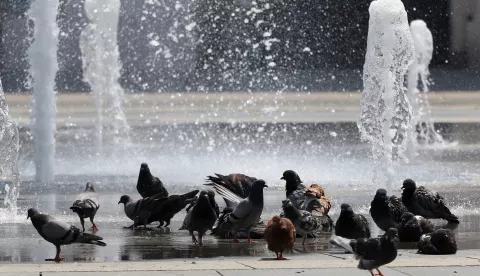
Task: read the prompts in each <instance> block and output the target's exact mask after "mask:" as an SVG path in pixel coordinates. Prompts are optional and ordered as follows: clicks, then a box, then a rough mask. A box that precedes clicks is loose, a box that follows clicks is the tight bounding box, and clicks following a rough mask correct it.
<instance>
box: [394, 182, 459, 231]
mask: <svg viewBox="0 0 480 276" xmlns="http://www.w3.org/2000/svg"><path fill="white" fill-rule="evenodd" d="M402 189H403V192H402V202H403V204H405V207H407V209H408V211H410V212H412V213H413V214H415V215H419V216H422V217H424V218H426V219H435V218H439V219H445V220H447V221H448V222H449V223H459V221H458V218H457V217H456V216H455V215H454V214H452V213H451V212H450V210H449V209H448V208H447V206H446V205H445V200H444V199H443V197H442V196H440V195H439V194H438V193H435V192H432V191H429V190H428V189H427V188H425V187H423V186H420V187H418V188H417V184H416V183H415V181H413V180H411V179H407V180H405V181H403V187H402Z"/></svg>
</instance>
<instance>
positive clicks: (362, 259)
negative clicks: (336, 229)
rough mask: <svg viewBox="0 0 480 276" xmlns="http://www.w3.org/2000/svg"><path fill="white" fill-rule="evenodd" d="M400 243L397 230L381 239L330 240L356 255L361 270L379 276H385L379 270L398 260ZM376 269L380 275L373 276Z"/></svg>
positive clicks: (337, 237)
mask: <svg viewBox="0 0 480 276" xmlns="http://www.w3.org/2000/svg"><path fill="white" fill-rule="evenodd" d="M398 242H399V238H398V231H397V229H395V228H390V229H388V230H387V232H385V234H383V236H382V237H381V238H373V239H365V238H360V239H356V240H350V239H347V238H343V237H339V236H336V235H333V236H332V238H331V239H330V243H331V244H334V245H337V246H340V247H342V248H344V249H345V250H348V251H349V252H352V253H354V254H355V257H356V259H357V260H359V262H358V266H357V267H358V268H359V269H363V270H368V271H370V274H372V275H377V276H383V274H382V272H380V270H378V268H379V267H380V266H382V265H386V264H389V263H391V262H393V261H394V260H395V259H396V258H397V244H398ZM374 269H375V270H377V272H378V274H373V272H372V270H374Z"/></svg>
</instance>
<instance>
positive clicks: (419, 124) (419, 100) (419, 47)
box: [408, 20, 445, 154]
mask: <svg viewBox="0 0 480 276" xmlns="http://www.w3.org/2000/svg"><path fill="white" fill-rule="evenodd" d="M410 30H411V32H412V37H413V43H414V45H415V60H414V62H413V63H412V64H411V65H410V68H409V69H408V97H409V100H410V103H411V105H412V113H413V116H412V126H414V127H415V129H413V131H412V137H411V141H410V148H411V153H412V154H416V153H417V148H418V147H419V146H422V145H442V144H444V143H445V142H444V140H443V137H442V136H441V135H440V134H439V133H438V132H437V131H436V130H435V126H434V122H433V119H432V109H431V107H430V103H429V101H428V92H429V90H428V86H429V76H430V72H429V70H428V67H429V65H430V61H431V60H432V55H433V37H432V33H431V32H430V30H429V29H428V27H427V24H426V23H425V22H424V21H423V20H413V21H412V22H411V23H410Z"/></svg>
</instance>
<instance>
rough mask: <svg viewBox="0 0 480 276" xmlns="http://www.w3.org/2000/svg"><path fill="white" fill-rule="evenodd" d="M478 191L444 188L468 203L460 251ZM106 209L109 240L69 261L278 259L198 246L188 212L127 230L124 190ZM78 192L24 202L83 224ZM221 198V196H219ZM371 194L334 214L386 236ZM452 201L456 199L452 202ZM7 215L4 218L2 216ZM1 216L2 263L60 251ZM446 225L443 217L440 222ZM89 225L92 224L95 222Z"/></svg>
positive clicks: (471, 226)
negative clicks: (355, 216)
mask: <svg viewBox="0 0 480 276" xmlns="http://www.w3.org/2000/svg"><path fill="white" fill-rule="evenodd" d="M475 190H476V189H470V190H469V191H452V192H442V193H443V194H444V195H445V197H446V198H447V200H449V199H452V200H453V201H455V202H460V200H458V201H457V198H458V199H462V201H461V202H463V203H464V205H461V206H458V207H457V206H454V207H453V208H452V209H453V211H454V213H456V214H458V216H459V217H460V221H461V223H460V225H459V227H458V228H457V229H456V230H455V231H456V233H457V242H458V245H459V246H458V247H459V249H478V248H480V235H479V233H480V214H478V211H476V210H477V209H475V208H474V207H473V206H475V204H476V203H477V202H478V199H477V198H478V193H477V192H476V191H475ZM282 196H284V193H283V192H282V191H270V192H269V194H268V196H267V197H266V204H265V212H264V214H263V215H262V218H263V219H264V220H267V219H268V218H270V217H271V216H273V215H274V214H278V213H279V210H280V199H281V198H282ZM101 197H102V198H101V202H102V205H101V208H100V211H99V214H98V215H97V217H96V221H97V224H98V226H99V228H100V231H99V232H98V233H97V234H98V235H100V236H101V237H103V238H104V241H105V242H106V243H107V246H106V247H98V246H92V245H84V244H74V245H66V246H63V247H62V255H63V256H64V257H65V260H66V261H67V262H104V261H140V260H158V259H171V258H196V257H198V258H214V257H228V256H258V257H272V256H273V253H272V252H269V251H268V250H267V249H266V244H265V242H264V241H263V240H256V241H255V243H254V244H252V245H248V244H247V243H246V240H241V242H240V243H239V244H234V243H232V241H231V240H219V239H217V238H215V237H213V236H209V235H208V236H206V237H205V241H204V242H205V245H204V246H203V247H199V246H196V245H194V244H192V242H191V238H190V236H189V235H188V232H187V231H179V230H177V229H179V228H180V226H181V222H182V221H183V217H184V215H185V212H184V211H182V212H180V213H179V214H178V215H177V216H175V217H174V219H173V220H172V224H171V225H170V227H168V228H165V227H163V228H157V225H156V224H155V225H151V226H150V227H151V229H152V230H151V231H146V230H130V229H124V228H123V226H126V225H129V223H130V221H129V220H128V219H127V218H125V216H124V214H123V209H122V207H121V206H120V205H117V204H116V203H117V202H118V198H119V197H120V194H101ZM74 198H75V195H44V196H34V195H31V196H26V197H25V199H24V200H23V201H21V202H20V203H19V205H20V207H21V208H22V209H23V210H25V209H26V208H27V207H31V206H35V207H36V208H38V209H39V210H40V211H42V212H45V213H48V214H52V215H54V216H56V217H58V218H60V219H62V220H65V221H67V222H69V223H71V224H74V225H76V226H80V223H79V221H78V217H77V216H76V215H75V214H73V213H72V212H70V210H68V207H69V206H70V204H71V203H72V202H73V199H74ZM217 200H218V201H219V202H221V204H222V205H223V202H222V201H220V198H217ZM370 200H371V196H370V195H368V194H365V195H362V194H360V195H357V196H335V197H334V206H335V208H334V209H333V210H332V212H333V213H332V218H333V219H334V220H336V218H337V216H338V214H337V213H338V205H340V204H341V203H342V202H350V203H351V204H352V206H353V208H354V209H355V210H356V211H357V212H359V213H363V214H365V215H367V217H368V219H369V222H370V224H371V228H372V234H373V235H379V234H381V231H380V230H379V229H378V228H377V227H376V226H375V224H374V223H373V221H371V218H370V217H369V216H368V205H369V202H370ZM449 201H450V200H449ZM2 216H3V217H2ZM2 216H0V219H2V222H1V223H0V236H1V237H2V239H0V262H16V263H18V262H44V261H45V259H46V258H51V257H53V256H54V254H55V247H54V246H53V245H51V244H50V243H48V242H46V241H44V240H43V239H42V238H41V237H40V236H39V235H38V233H37V232H36V230H35V229H34V227H33V226H32V225H31V222H30V220H26V215H24V216H23V215H19V216H18V217H16V218H15V220H14V221H8V220H5V217H4V216H5V214H3V215H2ZM435 223H436V224H438V225H441V224H442V223H443V222H442V221H435ZM86 226H88V227H90V224H89V222H87V223H86ZM330 235H331V233H325V234H324V235H321V236H318V237H317V239H315V240H313V239H309V240H307V243H306V245H305V247H302V245H301V244H300V242H299V241H298V240H297V243H296V245H295V248H294V252H293V254H308V253H312V252H325V251H332V250H336V249H332V248H331V247H330V245H329V244H328V239H329V237H330ZM414 247H415V246H414V244H411V243H404V244H401V245H400V248H403V249H413V248H414Z"/></svg>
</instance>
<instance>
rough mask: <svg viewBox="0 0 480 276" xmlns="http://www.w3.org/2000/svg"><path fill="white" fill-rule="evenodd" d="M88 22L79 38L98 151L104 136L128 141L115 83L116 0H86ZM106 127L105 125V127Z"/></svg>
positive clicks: (121, 98) (117, 70)
mask: <svg viewBox="0 0 480 276" xmlns="http://www.w3.org/2000/svg"><path fill="white" fill-rule="evenodd" d="M85 12H86V14H87V17H88V20H89V24H88V25H87V26H86V27H85V29H84V30H83V32H82V35H81V37H80V49H81V51H82V54H83V70H84V78H85V81H87V82H88V83H89V84H90V87H91V90H92V93H93V96H94V100H95V105H96V108H97V119H96V124H95V126H96V132H97V140H96V144H97V150H98V152H100V151H101V147H102V143H103V140H104V138H105V136H107V135H108V136H111V138H113V140H114V142H116V143H120V142H123V141H128V140H129V138H128V132H129V126H128V123H127V120H126V117H125V114H124V112H123V102H124V100H125V99H124V97H125V93H124V91H123V88H122V87H121V86H120V84H119V83H118V79H119V78H120V68H121V65H120V61H119V52H118V45H117V25H118V18H119V12H120V1H119V0H102V1H97V0H86V1H85ZM106 126H108V128H106Z"/></svg>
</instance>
